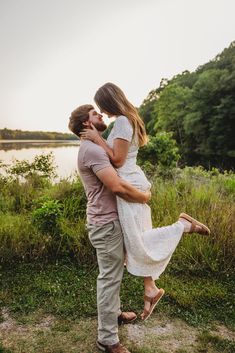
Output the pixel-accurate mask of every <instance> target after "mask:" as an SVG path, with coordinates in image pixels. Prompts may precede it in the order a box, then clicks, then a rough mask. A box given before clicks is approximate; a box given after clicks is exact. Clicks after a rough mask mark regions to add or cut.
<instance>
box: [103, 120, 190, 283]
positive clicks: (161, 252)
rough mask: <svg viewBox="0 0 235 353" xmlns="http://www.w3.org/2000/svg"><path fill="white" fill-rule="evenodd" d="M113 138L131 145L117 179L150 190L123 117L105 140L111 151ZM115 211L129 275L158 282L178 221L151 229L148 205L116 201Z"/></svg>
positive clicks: (173, 243)
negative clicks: (120, 230) (121, 233)
mask: <svg viewBox="0 0 235 353" xmlns="http://www.w3.org/2000/svg"><path fill="white" fill-rule="evenodd" d="M116 138H121V139H124V140H126V141H129V142H130V147H129V150H128V154H127V158H126V161H125V164H124V165H123V166H122V167H121V168H119V169H117V172H118V175H119V176H120V177H121V178H122V179H124V180H126V181H128V182H129V183H130V184H131V185H133V186H135V187H136V188H138V189H140V190H142V191H146V190H148V189H150V187H151V184H150V182H149V181H148V180H147V178H146V176H145V174H144V172H143V171H142V169H141V168H140V167H139V166H138V165H137V164H136V158H137V153H138V143H137V137H136V136H135V137H134V138H133V128H132V125H131V123H130V122H129V120H128V119H127V118H126V117H125V116H119V117H117V118H116V120H115V123H114V126H113V129H112V130H111V132H110V134H109V136H108V139H107V143H108V144H109V146H110V147H111V148H113V141H114V139H116ZM117 207H118V215H119V221H120V224H121V227H122V231H123V236H124V243H125V250H126V267H127V270H128V272H130V273H131V274H133V275H135V276H143V277H147V276H150V277H152V278H153V279H154V280H156V279H158V278H159V276H160V275H161V273H162V272H163V271H164V270H165V268H166V266H167V264H168V263H169V261H170V259H171V256H172V254H173V252H174V251H175V248H176V246H177V245H178V243H179V241H180V239H181V237H182V234H183V231H184V225H183V224H182V223H181V222H179V221H178V222H176V223H174V224H172V225H169V226H166V227H159V228H153V227H152V220H151V209H150V207H149V206H148V205H147V204H140V203H133V202H128V201H125V200H124V199H122V198H120V197H117Z"/></svg>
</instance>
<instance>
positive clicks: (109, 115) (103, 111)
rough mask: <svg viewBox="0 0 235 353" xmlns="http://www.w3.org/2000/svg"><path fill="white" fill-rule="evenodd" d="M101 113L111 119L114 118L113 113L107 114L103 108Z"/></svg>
mask: <svg viewBox="0 0 235 353" xmlns="http://www.w3.org/2000/svg"><path fill="white" fill-rule="evenodd" d="M100 113H101V114H105V115H107V116H108V118H109V119H110V118H112V117H113V116H114V115H113V114H112V113H109V112H106V111H105V110H103V109H101V108H100Z"/></svg>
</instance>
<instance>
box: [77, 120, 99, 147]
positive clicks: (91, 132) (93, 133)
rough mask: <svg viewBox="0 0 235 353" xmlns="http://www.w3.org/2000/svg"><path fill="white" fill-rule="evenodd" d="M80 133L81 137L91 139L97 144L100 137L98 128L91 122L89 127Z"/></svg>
mask: <svg viewBox="0 0 235 353" xmlns="http://www.w3.org/2000/svg"><path fill="white" fill-rule="evenodd" d="M80 135H81V137H82V138H84V139H86V140H90V141H93V142H94V143H97V144H99V141H100V139H101V137H100V134H99V132H98V130H97V129H96V128H95V126H94V125H93V124H91V129H84V130H83V131H82V132H81V134H80Z"/></svg>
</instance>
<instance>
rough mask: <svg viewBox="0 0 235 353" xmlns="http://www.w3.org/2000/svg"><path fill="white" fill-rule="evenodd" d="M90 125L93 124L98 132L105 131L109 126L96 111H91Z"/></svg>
mask: <svg viewBox="0 0 235 353" xmlns="http://www.w3.org/2000/svg"><path fill="white" fill-rule="evenodd" d="M88 123H89V124H90V123H92V124H93V125H94V126H95V128H96V129H97V130H98V131H101V132H102V131H104V130H105V129H106V128H107V125H106V124H105V123H104V121H103V115H102V114H99V113H98V112H97V111H96V110H95V109H91V110H90V111H89V120H88Z"/></svg>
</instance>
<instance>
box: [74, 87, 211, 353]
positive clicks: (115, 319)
mask: <svg viewBox="0 0 235 353" xmlns="http://www.w3.org/2000/svg"><path fill="white" fill-rule="evenodd" d="M94 101H95V103H96V105H97V106H98V108H99V110H100V112H97V111H96V110H95V109H94V107H93V106H92V105H82V106H80V107H78V108H77V109H75V110H74V111H73V112H72V113H71V117H70V121H69V128H70V130H71V131H72V132H73V133H74V134H76V135H77V136H78V137H79V138H81V144H80V148H79V153H78V170H79V174H80V177H81V180H82V183H83V185H84V188H85V192H86V196H87V200H88V203H87V228H88V234H89V239H90V242H91V244H92V245H93V247H94V248H95V249H96V254H97V261H98V266H99V275H98V278H97V309H98V339H97V346H98V348H99V349H100V350H101V351H104V352H109V353H128V352H129V351H128V350H127V348H125V347H124V346H123V345H121V344H120V342H119V338H118V325H120V324H122V323H129V322H131V321H134V320H135V319H136V317H137V316H136V314H135V313H132V312H122V311H121V305H120V298H119V292H120V285H121V281H122V276H123V268H124V262H125V263H126V268H127V271H128V272H129V273H131V274H132V275H135V276H141V277H143V280H144V307H143V312H142V314H141V319H142V320H147V319H148V318H149V316H150V315H151V314H152V312H153V310H154V308H155V306H156V305H157V303H158V302H159V300H160V299H161V297H162V296H163V295H164V289H162V288H158V287H157V286H156V284H155V281H156V280H157V279H158V278H159V276H160V275H161V273H163V271H164V270H165V268H166V266H167V264H168V263H169V261H170V259H171V256H172V254H173V252H174V250H175V249H176V247H177V245H178V243H179V241H180V239H181V237H182V235H183V233H199V234H209V233H210V230H209V229H208V228H207V227H206V226H205V225H204V224H203V223H201V222H199V221H197V220H196V219H194V218H192V217H191V216H189V215H188V214H185V213H181V214H180V215H179V218H178V220H177V221H176V222H175V223H174V224H171V225H168V226H165V227H159V228H153V227H152V222H151V210H150V207H149V206H148V205H147V202H148V201H149V200H150V198H151V192H150V187H151V184H150V183H149V181H148V180H147V178H146V176H145V174H144V172H143V171H142V170H141V168H140V167H139V166H138V165H137V164H136V158H137V153H138V149H139V147H141V146H143V145H145V144H146V143H147V135H146V131H145V127H144V123H143V121H142V119H141V118H140V116H139V114H138V111H137V109H136V108H135V107H134V106H133V105H132V104H131V103H130V102H129V101H128V99H127V98H126V96H125V94H124V93H123V91H122V90H121V89H120V88H119V87H117V86H116V85H114V84H113V83H106V84H105V85H103V86H102V87H100V88H99V89H98V91H97V92H96V94H95V97H94ZM103 113H104V114H107V115H108V117H109V118H111V117H114V118H115V122H114V125H113V128H112V130H111V132H110V134H109V136H108V138H107V141H106V140H105V139H104V138H103V137H102V133H103V132H104V130H105V129H106V128H107V126H106V125H105V123H104V121H103V119H102V114H103ZM133 294H134V293H133Z"/></svg>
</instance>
